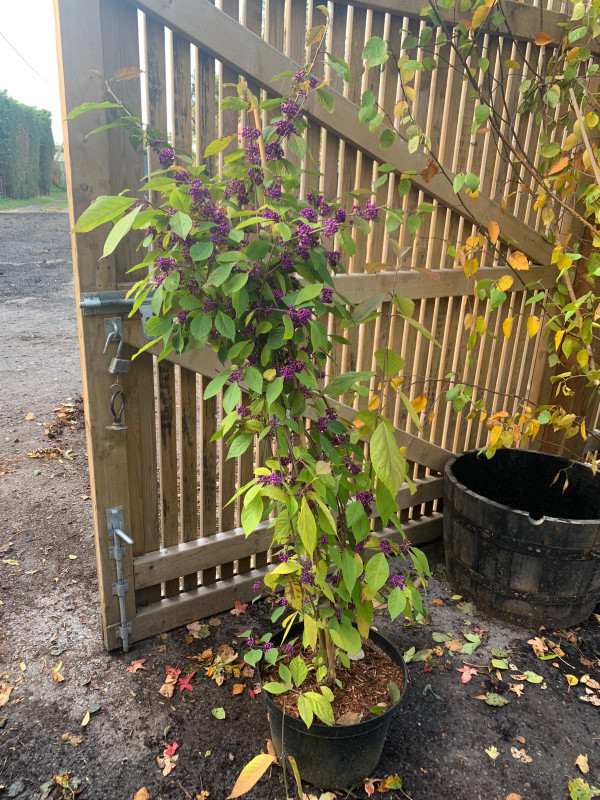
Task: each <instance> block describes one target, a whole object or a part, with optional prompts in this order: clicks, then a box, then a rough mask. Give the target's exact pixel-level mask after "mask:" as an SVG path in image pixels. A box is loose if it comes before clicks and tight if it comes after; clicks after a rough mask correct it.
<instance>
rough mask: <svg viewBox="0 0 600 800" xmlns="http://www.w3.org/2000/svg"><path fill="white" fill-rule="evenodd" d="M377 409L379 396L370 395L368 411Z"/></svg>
mask: <svg viewBox="0 0 600 800" xmlns="http://www.w3.org/2000/svg"><path fill="white" fill-rule="evenodd" d="M378 408H379V395H378V394H373V395H371V399H370V400H369V411H376V410H377V409H378Z"/></svg>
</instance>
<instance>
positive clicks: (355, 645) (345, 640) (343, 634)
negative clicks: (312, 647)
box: [329, 618, 362, 653]
mask: <svg viewBox="0 0 600 800" xmlns="http://www.w3.org/2000/svg"><path fill="white" fill-rule="evenodd" d="M329 635H330V636H331V639H332V641H333V643H334V644H335V645H336V646H337V647H341V648H342V650H345V651H346V652H348V653H358V651H359V650H360V648H361V646H362V641H361V638H360V633H359V632H358V631H357V630H356V628H353V627H352V625H350V623H349V622H348V620H347V619H345V618H344V621H343V624H342V625H341V626H340V627H339V630H336V629H335V628H330V629H329Z"/></svg>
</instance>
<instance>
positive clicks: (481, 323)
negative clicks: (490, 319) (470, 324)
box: [475, 316, 485, 336]
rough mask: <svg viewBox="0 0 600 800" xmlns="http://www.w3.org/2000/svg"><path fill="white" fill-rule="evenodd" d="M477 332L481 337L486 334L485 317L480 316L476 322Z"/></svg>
mask: <svg viewBox="0 0 600 800" xmlns="http://www.w3.org/2000/svg"><path fill="white" fill-rule="evenodd" d="M475 330H476V331H477V333H478V334H479V335H480V336H483V334H484V333H485V317H482V316H479V317H477V319H476V320H475Z"/></svg>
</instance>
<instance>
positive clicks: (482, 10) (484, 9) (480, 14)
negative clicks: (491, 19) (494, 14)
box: [471, 5, 490, 31]
mask: <svg viewBox="0 0 600 800" xmlns="http://www.w3.org/2000/svg"><path fill="white" fill-rule="evenodd" d="M489 13H490V9H489V8H488V6H487V5H482V6H479V8H477V9H475V13H474V14H473V19H472V20H471V30H472V31H474V30H475V28H478V27H479V26H480V25H482V24H483V23H484V22H485V21H486V19H487V18H488V14H489Z"/></svg>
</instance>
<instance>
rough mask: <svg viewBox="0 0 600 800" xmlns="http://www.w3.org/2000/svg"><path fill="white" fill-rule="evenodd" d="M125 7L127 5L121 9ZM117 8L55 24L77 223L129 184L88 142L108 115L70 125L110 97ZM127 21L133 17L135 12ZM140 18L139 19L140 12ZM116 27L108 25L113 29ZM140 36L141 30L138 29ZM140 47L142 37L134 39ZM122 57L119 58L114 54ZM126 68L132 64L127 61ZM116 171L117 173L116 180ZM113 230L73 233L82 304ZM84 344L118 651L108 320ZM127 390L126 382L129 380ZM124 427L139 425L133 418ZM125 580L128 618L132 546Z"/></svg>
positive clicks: (58, 2) (103, 140)
mask: <svg viewBox="0 0 600 800" xmlns="http://www.w3.org/2000/svg"><path fill="white" fill-rule="evenodd" d="M122 5H124V6H125V4H122ZM116 9H117V6H115V4H114V0H55V2H54V10H55V27H56V40H57V51H58V65H59V80H60V94H61V111H62V115H63V132H64V151H65V168H66V178H67V192H68V199H69V218H70V223H71V226H73V225H74V223H75V221H76V220H77V219H78V217H79V216H80V214H81V213H82V212H83V211H84V210H85V209H86V208H87V207H88V206H89V204H90V203H91V202H92V200H94V199H95V198H96V197H98V196H99V195H102V194H115V193H117V192H118V191H120V189H121V188H123V187H118V188H117V187H116V186H114V185H112V184H111V171H110V169H109V165H110V163H111V154H113V153H114V149H113V148H114V144H113V146H112V147H111V143H114V142H115V139H114V138H113V139H111V138H110V136H109V132H103V133H99V134H95V135H94V136H92V137H89V138H87V139H86V134H87V133H88V132H89V131H91V130H93V129H94V128H97V127H99V126H101V125H103V124H105V123H106V122H107V119H106V112H102V111H99V112H90V113H88V114H85V115H82V116H80V117H78V118H76V119H74V120H71V121H70V122H68V123H67V122H66V121H65V117H66V116H67V114H68V113H69V112H70V111H71V110H72V109H73V108H75V107H76V106H78V105H79V104H80V103H83V102H86V101H91V102H101V101H103V100H105V96H104V87H103V85H102V82H101V80H99V78H98V77H97V76H95V75H93V74H92V73H91V72H90V70H97V71H98V72H99V73H101V74H105V72H106V68H107V63H106V55H107V54H106V52H105V51H104V42H105V40H106V37H107V35H108V33H109V31H108V30H107V21H108V20H111V17H110V14H113V18H112V20H114V13H115V11H116ZM125 10H126V11H127V12H128V13H127V14H126V15H125V16H128V17H130V16H131V13H130V11H131V10H130V9H129V8H128V7H125ZM134 18H135V15H134ZM112 20H111V24H110V25H109V26H108V27H112ZM135 35H136V37H137V28H136V31H135ZM124 37H125V32H124V31H122V32H121V35H120V36H119V38H118V40H114V41H113V42H112V43H111V47H112V49H113V54H114V51H115V49H116V48H118V47H119V46H120V45H119V43H122V42H123V41H124ZM135 41H136V42H137V39H136V40H135ZM113 57H114V58H118V54H114V55H113ZM121 66H130V65H129V64H122V65H121ZM128 172H129V174H131V171H130V170H123V174H122V175H121V177H120V179H121V180H123V181H124V180H125V176H127V173H128ZM114 175H115V171H113V176H114ZM106 234H107V226H103V227H102V228H99V229H97V230H96V231H93V232H91V233H86V234H71V245H72V251H73V271H74V281H75V297H76V301H77V303H79V300H80V298H81V294H82V293H83V292H92V291H109V290H114V289H116V288H117V280H118V261H117V257H115V256H110V257H108V258H100V256H101V254H102V247H103V242H104V239H105V237H106ZM77 319H78V332H79V347H80V353H81V371H82V378H83V396H84V407H85V420H86V435H87V448H88V459H89V468H90V484H91V488H92V502H93V509H94V529H95V544H96V561H97V568H98V581H99V588H100V607H101V617H102V630H103V634H104V642H105V645H106V646H107V647H118V646H119V645H120V640H116V641H115V640H114V637H110V638H109V636H108V631H107V629H108V626H111V625H117V624H118V623H119V622H120V614H119V601H118V597H117V596H115V595H113V594H112V585H113V583H114V582H115V580H116V570H115V562H114V561H112V560H111V559H110V557H109V545H110V544H112V542H111V541H110V540H109V537H108V531H107V525H106V510H107V509H108V508H113V507H116V506H122V507H123V510H124V515H125V529H126V532H127V533H128V534H130V535H133V536H134V537H135V535H136V532H133V531H132V530H131V522H130V497H129V480H128V457H127V450H128V446H127V441H128V439H127V436H128V434H127V431H108V430H107V429H106V426H107V425H109V424H110V423H111V422H112V417H111V414H110V408H109V403H110V397H111V384H113V383H114V377H115V376H113V375H110V374H109V373H108V371H107V367H108V360H109V356H103V355H102V350H103V346H104V341H105V338H106V335H105V332H104V317H103V316H101V315H99V316H83V314H82V312H81V310H79V311H78V315H77ZM122 384H123V387H124V389H125V394H126V395H127V393H128V383H127V379H124V380H123V381H122ZM125 422H126V423H128V424H129V425H132V424H133V423H134V420H133V419H132V415H131V414H130V416H129V419H127V411H126V414H125ZM123 573H124V574H123V578H124V579H126V580H128V581H129V587H130V591H129V592H128V593H127V594H126V595H125V597H126V610H127V618H128V619H130V620H131V619H132V618H133V617H134V615H135V599H134V591H133V572H132V553H131V548H129V547H127V551H126V557H125V561H124V564H123Z"/></svg>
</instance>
